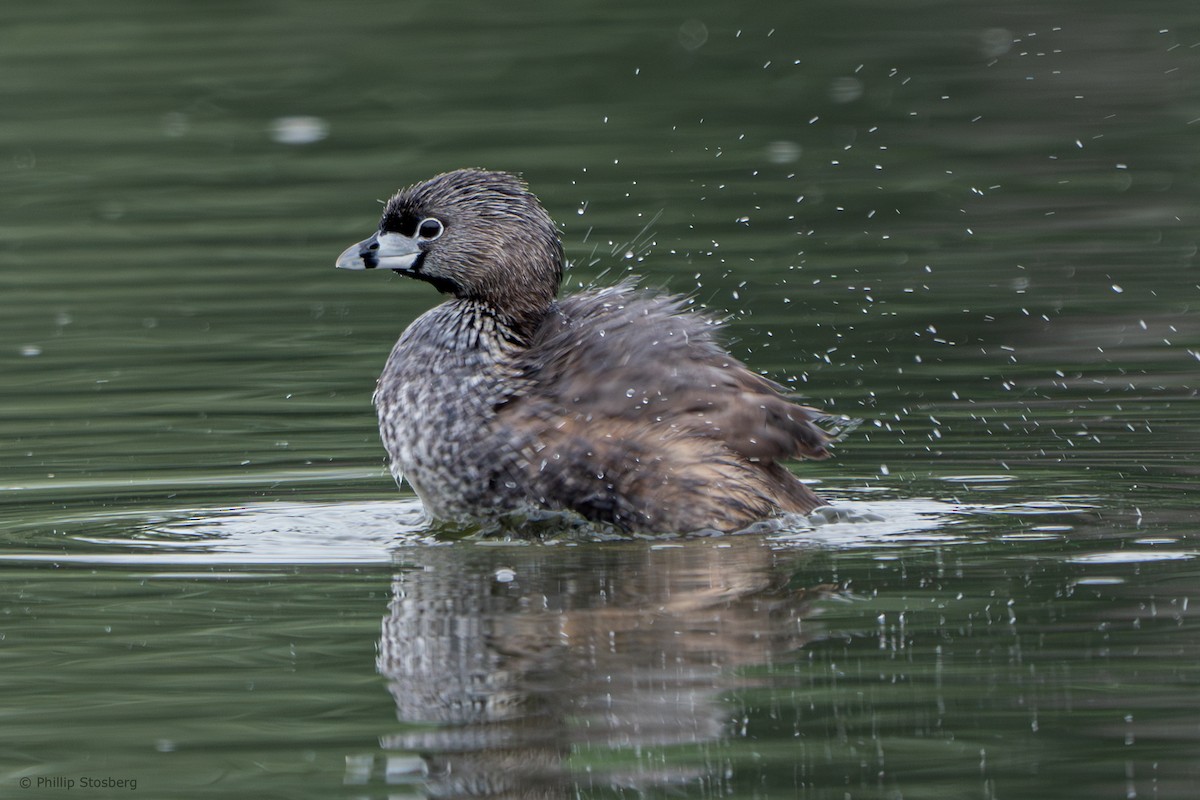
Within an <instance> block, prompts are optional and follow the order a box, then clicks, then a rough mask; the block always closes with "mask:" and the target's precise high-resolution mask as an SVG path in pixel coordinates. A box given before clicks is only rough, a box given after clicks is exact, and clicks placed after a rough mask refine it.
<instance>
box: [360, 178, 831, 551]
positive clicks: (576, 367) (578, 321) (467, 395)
mask: <svg viewBox="0 0 1200 800" xmlns="http://www.w3.org/2000/svg"><path fill="white" fill-rule="evenodd" d="M563 261H564V258H563V250H562V245H561V243H560V241H559V236H558V230H557V228H556V227H555V225H554V222H553V221H552V220H551V219H550V216H549V215H548V214H547V213H546V211H545V209H543V208H542V206H541V204H540V203H539V202H538V200H537V198H536V197H535V196H534V195H533V194H532V193H531V192H530V191H529V189H528V187H527V186H526V185H525V183H524V182H523V181H521V180H520V179H519V178H517V177H516V176H514V175H510V174H508V173H504V172H488V171H484V170H478V169H461V170H456V171H454V172H448V173H446V174H443V175H439V176H437V177H435V178H432V179H430V180H427V181H424V182H422V183H418V184H415V185H413V186H410V187H408V188H407V189H402V190H401V191H399V192H398V193H397V194H396V195H395V196H394V197H392V198H391V199H390V200H389V201H388V203H387V205H386V207H385V209H384V212H383V219H382V221H381V222H380V225H379V230H378V231H377V232H376V233H375V234H373V235H372V236H371V237H370V238H368V239H366V240H364V241H362V242H359V243H358V244H355V245H352V246H350V247H349V248H347V249H346V251H345V252H343V253H342V254H341V256H340V257H339V258H338V261H337V266H338V267H341V268H345V269H390V270H393V271H394V272H396V273H398V274H401V275H406V276H408V277H411V278H417V279H419V280H422V281H425V282H426V283H429V284H430V285H432V286H433V287H434V288H435V289H437V290H438V291H439V292H441V293H443V294H445V295H448V299H447V300H446V301H445V302H443V303H442V304H441V305H438V306H436V307H434V308H433V309H432V310H430V311H427V312H426V313H424V314H422V315H421V316H420V317H418V318H417V319H416V321H414V322H413V323H412V324H411V325H409V327H408V329H407V330H405V331H404V333H403V334H402V335H401V337H400V339H399V341H398V342H396V345H395V347H394V348H393V350H392V354H391V356H390V357H389V358H388V361H387V365H386V366H385V367H384V370H383V374H382V375H381V376H380V378H379V383H378V386H377V388H376V391H375V406H376V408H377V410H378V413H379V431H380V435H381V436H382V438H383V444H384V447H385V448H386V449H387V452H388V456H389V458H390V461H391V470H392V474H393V475H394V476H395V478H396V480H397V481H400V480H401V479H403V480H406V481H407V482H408V483H409V484H410V485H411V486H412V487H413V489H415V490H416V492H417V495H418V496H419V497H420V498H421V501H422V502H423V503H424V505H425V508H426V510H427V512H428V513H429V514H430V515H431V516H433V517H435V518H439V519H449V520H478V519H488V518H493V517H498V516H500V515H505V514H509V513H514V512H516V513H520V512H524V511H534V510H540V509H548V510H556V511H571V512H575V513H578V514H580V515H582V516H583V517H585V518H587V519H589V520H593V521H597V522H602V523H608V524H611V525H614V526H616V527H617V528H620V529H622V530H625V531H643V532H663V531H683V532H686V531H697V530H712V529H715V530H721V531H732V530H737V529H740V528H743V527H746V526H747V525H749V524H751V523H753V522H755V521H757V520H760V519H763V518H765V517H768V516H771V515H773V514H777V513H780V512H798V513H808V512H810V511H812V510H813V509H814V508H816V507H818V506H821V505H823V504H824V503H823V501H822V500H821V498H820V497H818V496H817V495H816V494H815V493H814V492H813V491H812V490H811V489H809V488H808V487H807V486H806V485H805V484H804V483H802V482H801V481H800V480H798V479H797V478H796V477H795V476H794V475H793V474H792V473H791V472H790V471H789V470H788V469H787V468H786V467H785V466H784V465H783V463H782V462H783V461H785V460H788V459H823V458H827V457H828V456H829V449H828V445H829V443H830V441H831V436H830V434H829V433H828V432H827V431H825V430H824V429H822V428H821V427H820V426H819V424H818V423H819V422H822V421H823V420H825V419H827V417H826V416H825V415H824V414H822V413H821V412H819V411H817V410H815V409H812V408H808V407H805V406H801V405H797V404H795V403H793V402H791V401H790V400H789V399H787V397H785V396H784V394H783V390H782V388H781V387H780V386H779V385H778V384H775V383H773V382H772V381H769V380H767V379H765V378H763V377H761V376H759V375H757V374H755V373H753V372H751V371H750V370H749V369H747V368H746V366H745V365H743V364H741V363H740V362H738V361H737V359H735V358H734V357H733V356H731V355H730V354H729V353H728V352H727V351H726V350H725V349H724V347H722V345H721V344H720V343H719V341H718V338H717V336H718V334H719V332H720V324H719V323H718V322H717V321H716V320H714V319H713V318H712V317H711V316H708V315H707V314H704V313H701V312H695V311H689V310H687V308H686V306H687V301H686V300H685V299H684V298H682V297H679V296H673V295H666V294H659V293H654V292H650V291H646V290H643V289H640V288H638V287H637V286H636V285H635V283H634V282H632V281H625V282H622V283H618V284H617V285H615V286H610V287H606V288H598V289H589V290H586V291H582V292H579V293H577V294H573V295H569V296H567V297H564V298H562V299H561V300H560V299H557V295H558V289H559V284H560V282H561V281H562V274H563Z"/></svg>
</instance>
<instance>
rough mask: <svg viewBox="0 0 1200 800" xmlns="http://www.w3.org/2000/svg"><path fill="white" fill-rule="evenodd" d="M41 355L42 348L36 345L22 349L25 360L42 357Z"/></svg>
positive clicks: (29, 345)
mask: <svg viewBox="0 0 1200 800" xmlns="http://www.w3.org/2000/svg"><path fill="white" fill-rule="evenodd" d="M41 354H42V348H40V347H38V346H37V345H36V344H27V345H25V346H24V347H22V348H21V355H23V356H24V357H25V358H34V357H36V356H40V355H41Z"/></svg>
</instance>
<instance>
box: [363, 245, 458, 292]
mask: <svg viewBox="0 0 1200 800" xmlns="http://www.w3.org/2000/svg"><path fill="white" fill-rule="evenodd" d="M378 263H379V262H378V260H376V262H375V264H374V265H372V266H377V265H378ZM424 265H425V254H424V253H421V254H420V255H419V256H417V260H416V261H414V262H413V264H412V266H411V267H409V268H408V269H394V270H392V272H394V273H396V274H397V275H403V276H404V277H406V278H416V279H417V280H419V281H425V282H426V283H428V284H429V285H430V286H432V287H433V288H434V289H437V290H438V291H439V292H441V293H442V294H452V295H454V296H455V297H461V296H462V287H461V286H459V285H458V284H457V283H455V282H454V281H452V280H450V279H449V278H443V277H442V276H440V275H430V274H429V273H427V272H423V271H422V270H421V267H423V266H424Z"/></svg>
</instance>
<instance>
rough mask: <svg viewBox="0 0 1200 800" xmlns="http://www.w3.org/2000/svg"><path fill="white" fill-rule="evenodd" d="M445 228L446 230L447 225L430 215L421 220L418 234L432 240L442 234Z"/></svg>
mask: <svg viewBox="0 0 1200 800" xmlns="http://www.w3.org/2000/svg"><path fill="white" fill-rule="evenodd" d="M444 230H446V226H445V225H443V224H442V223H441V220H437V219H434V218H433V217H429V218H427V219H423V220H421V224H420V225H418V226H417V236H419V237H420V238H422V239H424V240H425V241H427V242H432V241H433V240H434V239H436V238H438V237H439V236H441V235H442V231H444Z"/></svg>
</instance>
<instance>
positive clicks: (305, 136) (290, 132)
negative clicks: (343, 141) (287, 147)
mask: <svg viewBox="0 0 1200 800" xmlns="http://www.w3.org/2000/svg"><path fill="white" fill-rule="evenodd" d="M328 135H329V123H328V122H326V121H325V120H323V119H321V118H320V117H307V116H295V117H278V118H276V119H275V120H274V121H272V122H271V140H272V141H275V142H278V143H279V144H312V143H313V142H319V141H321V140H322V139H324V138H325V137H327V136H328Z"/></svg>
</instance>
